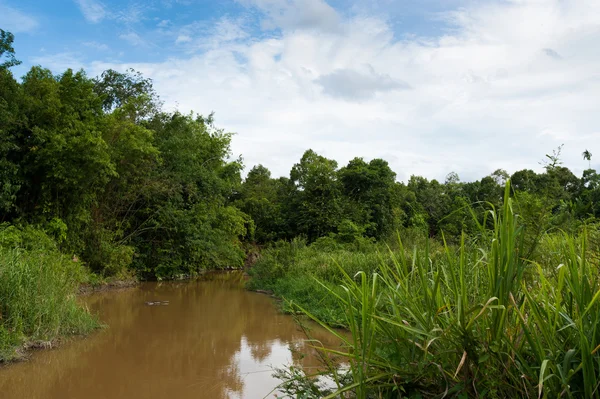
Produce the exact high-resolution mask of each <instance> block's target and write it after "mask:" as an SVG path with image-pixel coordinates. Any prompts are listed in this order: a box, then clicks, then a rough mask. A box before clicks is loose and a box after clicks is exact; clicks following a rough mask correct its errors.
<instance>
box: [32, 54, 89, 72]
mask: <svg viewBox="0 0 600 399" xmlns="http://www.w3.org/2000/svg"><path fill="white" fill-rule="evenodd" d="M31 63H32V64H34V65H42V66H43V67H44V68H48V69H50V70H51V71H52V72H54V73H63V72H64V71H65V70H67V69H72V70H74V71H78V70H79V69H81V68H84V67H85V62H84V61H83V59H81V57H80V55H79V54H77V53H73V52H64V53H58V54H47V55H41V56H37V57H32V58H31Z"/></svg>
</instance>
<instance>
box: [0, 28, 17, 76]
mask: <svg viewBox="0 0 600 399" xmlns="http://www.w3.org/2000/svg"><path fill="white" fill-rule="evenodd" d="M14 40H15V36H14V35H13V34H12V33H10V32H7V31H5V30H3V29H0V61H1V60H2V58H4V59H5V61H4V62H2V63H1V64H0V69H8V68H10V67H13V66H16V65H19V64H21V61H19V60H17V59H16V58H15V49H14V48H13V42H14Z"/></svg>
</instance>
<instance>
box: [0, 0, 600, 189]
mask: <svg viewBox="0 0 600 399" xmlns="http://www.w3.org/2000/svg"><path fill="white" fill-rule="evenodd" d="M0 28H2V29H5V30H9V31H12V32H13V33H15V35H16V42H15V48H16V51H17V56H18V58H20V59H21V60H22V61H23V65H21V66H19V67H17V68H15V69H14V73H15V74H16V75H18V76H21V75H23V74H24V73H25V72H26V70H27V69H28V68H29V67H30V66H31V65H35V64H41V65H43V66H45V67H48V68H50V69H52V70H53V71H54V72H57V73H58V72H61V71H63V70H64V69H65V68H77V69H78V68H85V69H86V70H87V71H88V74H90V75H92V76H95V75H96V74H98V73H99V72H101V71H102V70H104V69H108V68H115V69H120V70H122V69H125V68H129V67H133V68H135V69H137V70H139V71H142V72H143V73H144V74H145V75H146V76H148V77H151V78H152V79H154V82H155V86H156V88H157V91H158V92H159V93H160V95H161V97H162V98H163V100H164V101H165V106H166V107H167V108H168V109H170V110H173V109H178V110H181V111H185V112H187V111H189V110H194V111H196V112H198V113H202V114H208V113H209V112H211V111H214V112H215V114H216V121H217V125H218V126H220V127H223V128H224V129H226V130H228V131H233V132H236V133H237V135H236V136H235V138H234V141H233V152H234V154H235V155H238V154H242V155H243V158H244V163H245V164H246V166H247V169H249V168H250V167H251V166H253V165H255V164H257V163H262V164H263V165H265V166H267V167H268V168H269V169H271V170H272V171H273V174H274V175H287V174H288V173H289V169H290V168H291V166H292V165H293V164H294V163H295V162H297V161H298V160H299V158H300V157H301V155H302V153H303V152H304V150H306V149H308V148H312V149H314V150H315V151H317V152H318V153H320V154H322V155H325V156H327V157H329V158H334V159H336V160H337V161H338V162H339V163H340V165H343V164H345V163H346V162H347V161H348V160H349V159H351V158H353V157H355V156H362V157H364V158H365V159H372V158H384V159H386V160H387V161H389V162H390V165H391V166H392V168H393V169H394V170H395V171H396V172H397V174H398V178H399V180H404V181H405V180H407V179H408V177H410V175H411V174H418V175H423V176H426V177H429V178H437V179H440V180H444V178H445V176H446V175H447V174H448V172H450V171H455V172H457V173H458V174H459V176H460V177H461V179H462V180H472V179H477V178H481V177H483V176H485V175H488V174H490V173H491V172H493V171H494V170H495V169H498V168H503V169H506V170H507V171H509V172H514V171H515V170H518V169H522V168H531V169H534V170H541V166H540V164H539V162H540V161H541V160H542V159H543V158H544V155H545V154H547V153H551V152H552V150H553V149H554V148H556V147H558V146H559V145H560V144H564V148H563V153H562V158H563V160H564V162H565V165H566V166H568V167H570V168H571V169H572V170H573V171H574V172H575V173H577V174H580V173H581V171H582V170H583V169H585V168H587V161H584V160H583V159H582V156H581V153H582V152H583V151H584V150H585V149H589V150H590V151H591V152H592V154H597V156H596V155H594V156H593V158H592V166H593V167H596V168H599V166H600V162H599V161H598V160H600V101H599V100H600V45H599V43H600V1H599V0H573V1H569V0H486V1H483V0H481V1H474V0H473V1H469V0H327V1H326V0H219V1H217V0H148V1H137V0H125V1H123V0H120V1H116V0H101V1H100V0H54V1H46V0H0Z"/></svg>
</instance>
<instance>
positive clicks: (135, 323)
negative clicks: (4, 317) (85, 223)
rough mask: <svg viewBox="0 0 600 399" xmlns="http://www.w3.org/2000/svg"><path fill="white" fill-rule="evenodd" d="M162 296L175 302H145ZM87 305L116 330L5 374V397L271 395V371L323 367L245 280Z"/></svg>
mask: <svg viewBox="0 0 600 399" xmlns="http://www.w3.org/2000/svg"><path fill="white" fill-rule="evenodd" d="M158 300H160V301H169V305H168V306H148V305H146V302H148V301H158ZM86 302H87V304H88V306H89V307H90V309H91V310H92V311H93V312H98V313H99V314H100V316H101V318H102V320H103V321H105V322H106V323H107V324H108V325H109V326H110V327H109V328H107V329H106V330H103V331H101V332H98V333H96V334H94V335H93V336H92V337H89V338H87V339H82V340H76V341H74V342H70V343H68V344H66V345H63V346H62V347H61V348H59V349H55V350H49V351H41V352H38V353H35V354H34V356H33V359H32V360H31V361H29V362H24V363H19V364H15V365H11V366H9V367H5V368H4V369H0V392H1V393H2V398H7V399H8V398H31V399H38V398H39V399H47V398H50V399H53V398H61V399H63V398H91V399H96V398H98V399H99V398H149V399H152V398H184V399H185V398H195V399H197V398H262V397H264V396H265V395H266V394H268V393H269V392H270V391H271V390H272V388H273V387H274V386H275V385H277V384H278V383H279V381H277V380H274V379H273V378H272V377H271V368H270V366H279V365H283V364H289V363H290V362H291V361H295V362H296V363H301V364H302V366H303V367H307V368H308V367H310V368H315V367H318V366H319V361H318V358H317V357H316V356H314V355H312V356H311V355H309V356H306V357H303V358H301V359H300V358H299V357H295V359H293V358H294V356H293V355H292V352H291V351H290V346H298V345H299V346H300V352H309V353H310V350H309V349H308V348H307V347H306V344H305V343H304V342H303V340H304V339H305V336H304V334H303V332H302V331H301V330H300V329H299V328H298V326H297V325H296V324H295V323H294V321H293V320H292V318H290V317H289V316H285V315H281V314H279V313H278V312H277V310H276V308H275V306H274V305H273V302H272V300H271V298H269V297H267V296H265V295H262V294H257V293H251V292H246V291H244V290H243V289H242V287H241V275H239V274H225V275H223V274H221V275H212V276H211V278H209V279H208V281H197V282H183V283H147V284H144V285H142V286H141V287H139V288H137V289H132V290H127V291H123V292H109V293H103V294H96V295H93V296H91V297H89V298H86ZM313 333H314V335H315V338H317V339H320V340H321V341H323V342H324V343H325V344H326V345H330V346H334V345H335V342H334V341H333V339H332V337H331V336H329V334H327V333H325V332H324V331H319V330H315V331H314V332H313Z"/></svg>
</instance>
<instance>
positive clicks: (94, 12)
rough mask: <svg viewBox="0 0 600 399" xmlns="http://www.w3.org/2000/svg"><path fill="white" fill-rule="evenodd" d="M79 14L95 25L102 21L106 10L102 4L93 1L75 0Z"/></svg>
mask: <svg viewBox="0 0 600 399" xmlns="http://www.w3.org/2000/svg"><path fill="white" fill-rule="evenodd" d="M75 2H76V3H77V5H78V6H79V9H80V10H81V13H82V14H83V16H84V17H85V19H86V20H87V21H88V22H91V23H93V24H96V23H98V22H100V21H102V20H103V19H104V18H105V17H106V16H107V15H108V13H107V11H106V8H105V7H104V5H103V4H102V3H100V2H99V1H95V0H75Z"/></svg>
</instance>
